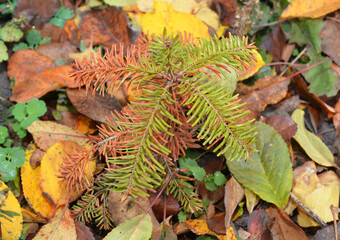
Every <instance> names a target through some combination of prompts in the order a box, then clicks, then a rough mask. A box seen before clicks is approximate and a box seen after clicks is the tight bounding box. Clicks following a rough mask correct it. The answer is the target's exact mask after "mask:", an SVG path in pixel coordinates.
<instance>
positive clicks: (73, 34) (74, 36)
mask: <svg viewBox="0 0 340 240" xmlns="http://www.w3.org/2000/svg"><path fill="white" fill-rule="evenodd" d="M61 37H62V38H65V39H67V40H69V41H70V42H71V43H72V44H73V45H76V46H79V44H80V41H81V39H82V36H81V34H80V31H79V29H78V27H77V25H76V23H75V20H74V18H73V19H70V20H67V21H66V23H65V26H64V29H63V32H62V36H61Z"/></svg>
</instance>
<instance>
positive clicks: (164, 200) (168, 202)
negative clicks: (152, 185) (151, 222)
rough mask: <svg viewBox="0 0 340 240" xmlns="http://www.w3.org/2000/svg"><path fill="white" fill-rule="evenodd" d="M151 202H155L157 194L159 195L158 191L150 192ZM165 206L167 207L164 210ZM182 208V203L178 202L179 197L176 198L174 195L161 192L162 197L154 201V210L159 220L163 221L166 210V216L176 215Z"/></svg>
mask: <svg viewBox="0 0 340 240" xmlns="http://www.w3.org/2000/svg"><path fill="white" fill-rule="evenodd" d="M149 195H150V196H149V202H150V203H153V202H154V200H155V198H156V196H157V195H158V192H155V193H152V192H150V193H149ZM164 208H166V209H165V210H164ZM179 209H180V204H179V202H178V199H177V198H175V197H174V196H173V195H171V194H170V195H164V194H161V195H160V197H159V198H158V199H157V200H156V202H154V204H153V205H152V211H153V213H154V214H155V216H156V218H157V220H158V221H160V222H161V221H162V220H163V218H164V211H165V213H166V216H165V217H169V216H175V215H177V214H178V212H179Z"/></svg>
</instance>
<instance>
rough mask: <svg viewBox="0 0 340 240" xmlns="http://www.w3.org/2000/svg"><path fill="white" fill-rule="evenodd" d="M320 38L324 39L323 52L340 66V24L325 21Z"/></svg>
mask: <svg viewBox="0 0 340 240" xmlns="http://www.w3.org/2000/svg"><path fill="white" fill-rule="evenodd" d="M339 5H340V4H339ZM320 37H321V38H322V43H321V47H322V51H323V52H324V53H325V54H327V55H328V56H330V57H331V58H332V60H333V61H334V62H335V63H336V64H337V65H340V52H339V51H340V43H339V41H338V39H339V38H340V23H339V22H336V21H325V25H324V26H323V28H322V30H321V33H320Z"/></svg>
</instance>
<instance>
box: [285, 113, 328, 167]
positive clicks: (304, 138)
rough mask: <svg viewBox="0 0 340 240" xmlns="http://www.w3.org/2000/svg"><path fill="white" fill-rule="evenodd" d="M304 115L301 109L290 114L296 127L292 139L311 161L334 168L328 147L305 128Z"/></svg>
mask: <svg viewBox="0 0 340 240" xmlns="http://www.w3.org/2000/svg"><path fill="white" fill-rule="evenodd" d="M304 115H305V112H304V111H303V110H301V109H296V110H295V111H294V112H293V114H292V119H293V120H294V122H295V123H296V124H297V127H298V130H297V132H296V134H295V135H294V137H293V138H294V139H295V140H296V141H297V142H298V143H299V144H300V146H301V147H302V148H303V150H304V151H305V152H306V154H307V155H308V156H309V157H310V158H311V159H312V160H313V161H315V162H316V163H318V164H320V165H322V166H327V167H331V166H334V156H333V154H332V153H331V151H330V150H329V149H328V147H327V146H326V145H325V144H324V143H323V142H322V141H321V139H320V138H318V137H317V136H315V135H314V134H313V133H311V132H310V131H308V130H307V129H306V128H305V123H304Z"/></svg>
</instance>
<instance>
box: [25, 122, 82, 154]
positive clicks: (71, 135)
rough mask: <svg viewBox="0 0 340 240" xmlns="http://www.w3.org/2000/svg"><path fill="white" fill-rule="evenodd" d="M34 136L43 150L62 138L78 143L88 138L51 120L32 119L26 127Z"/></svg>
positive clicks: (80, 143)
mask: <svg viewBox="0 0 340 240" xmlns="http://www.w3.org/2000/svg"><path fill="white" fill-rule="evenodd" d="M27 131H29V132H30V133H31V134H32V135H33V138H34V142H35V143H36V144H37V145H38V147H39V148H41V149H42V150H44V151H47V149H49V147H51V146H52V145H54V144H55V143H57V142H59V141H62V140H72V141H74V142H77V143H78V144H79V145H83V144H85V143H86V142H88V138H87V137H86V136H85V135H84V134H82V133H80V132H79V131H77V130H74V129H72V128H70V127H67V126H65V125H62V124H59V123H55V122H52V121H34V122H33V123H32V124H31V125H30V126H29V127H27Z"/></svg>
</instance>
